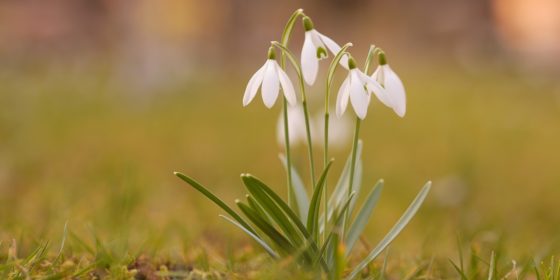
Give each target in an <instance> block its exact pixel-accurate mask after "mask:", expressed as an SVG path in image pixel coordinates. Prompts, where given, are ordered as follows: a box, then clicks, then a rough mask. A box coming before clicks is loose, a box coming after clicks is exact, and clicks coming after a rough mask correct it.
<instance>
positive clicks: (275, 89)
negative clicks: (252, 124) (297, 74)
mask: <svg viewBox="0 0 560 280" xmlns="http://www.w3.org/2000/svg"><path fill="white" fill-rule="evenodd" d="M259 87H260V88H261V95H262V99H263V102H264V105H265V106H266V107H267V108H272V106H273V105H274V103H276V99H278V93H279V91H280V87H282V92H284V96H285V97H286V100H288V103H290V105H295V104H296V94H295V91H294V86H293V84H292V82H291V81H290V78H289V77H288V75H287V74H286V72H284V70H282V68H281V67H280V65H278V62H277V61H276V52H275V51H274V48H273V47H270V48H269V49H268V59H267V60H266V62H265V63H264V65H263V66H262V67H261V68H260V69H259V70H257V72H256V73H255V74H254V75H253V76H252V77H251V79H250V80H249V82H248V83H247V88H246V89H245V94H244V95H243V106H247V105H249V103H251V101H252V100H253V99H254V98H255V96H256V95H257V91H258V90H259Z"/></svg>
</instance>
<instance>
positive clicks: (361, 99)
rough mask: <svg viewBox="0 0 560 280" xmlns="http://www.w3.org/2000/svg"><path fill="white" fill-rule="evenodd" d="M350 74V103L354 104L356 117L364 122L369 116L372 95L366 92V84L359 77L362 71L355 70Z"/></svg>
mask: <svg viewBox="0 0 560 280" xmlns="http://www.w3.org/2000/svg"><path fill="white" fill-rule="evenodd" d="M350 72H351V75H352V78H351V80H350V102H351V103H352V107H354V111H355V112H356V115H357V116H358V117H359V118H360V119H362V120H363V119H365V117H366V115H367V109H368V106H369V101H370V94H369V93H368V92H367V91H366V88H365V86H366V84H365V83H364V82H363V81H362V79H361V78H360V77H359V75H358V72H360V70H357V69H353V70H351V71H350Z"/></svg>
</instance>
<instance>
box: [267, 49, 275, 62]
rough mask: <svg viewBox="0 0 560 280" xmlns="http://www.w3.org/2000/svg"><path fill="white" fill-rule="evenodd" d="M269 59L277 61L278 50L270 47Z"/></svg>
mask: <svg viewBox="0 0 560 280" xmlns="http://www.w3.org/2000/svg"><path fill="white" fill-rule="evenodd" d="M268 59H276V50H275V49H274V47H273V46H270V48H268Z"/></svg>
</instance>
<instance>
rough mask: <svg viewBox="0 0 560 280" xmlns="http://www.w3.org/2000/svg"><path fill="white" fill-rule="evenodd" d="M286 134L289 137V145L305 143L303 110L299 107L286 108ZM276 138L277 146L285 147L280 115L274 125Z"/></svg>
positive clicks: (282, 119) (282, 117) (282, 115)
mask: <svg viewBox="0 0 560 280" xmlns="http://www.w3.org/2000/svg"><path fill="white" fill-rule="evenodd" d="M288 134H289V135H290V139H289V141H290V145H297V144H304V143H305V141H306V139H307V138H306V137H307V134H306V130H305V116H304V114H303V108H302V106H301V105H299V104H298V105H296V106H288ZM276 136H277V141H278V144H280V145H281V146H284V145H285V142H286V141H285V139H286V137H285V134H284V114H283V113H281V114H280V117H278V122H277V124H276Z"/></svg>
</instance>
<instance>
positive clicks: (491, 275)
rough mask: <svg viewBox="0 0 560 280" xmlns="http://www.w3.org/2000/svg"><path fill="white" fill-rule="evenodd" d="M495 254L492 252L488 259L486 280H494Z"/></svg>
mask: <svg viewBox="0 0 560 280" xmlns="http://www.w3.org/2000/svg"><path fill="white" fill-rule="evenodd" d="M495 275H496V253H495V252H494V251H492V256H491V257H490V266H489V267H488V280H494V279H496V276H495Z"/></svg>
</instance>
